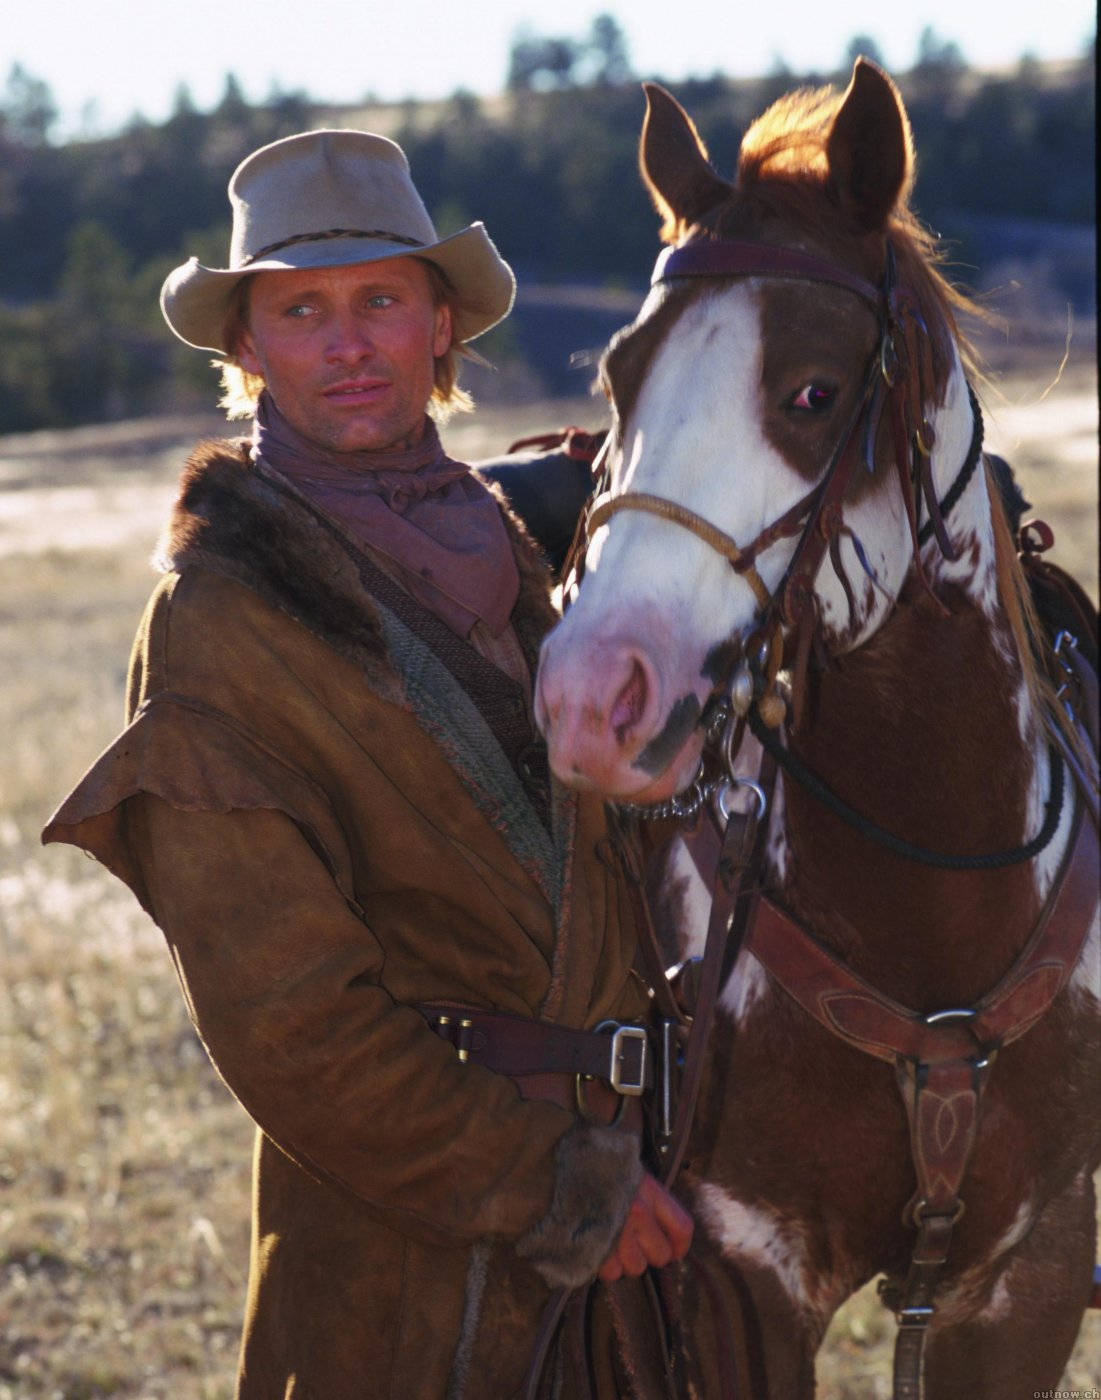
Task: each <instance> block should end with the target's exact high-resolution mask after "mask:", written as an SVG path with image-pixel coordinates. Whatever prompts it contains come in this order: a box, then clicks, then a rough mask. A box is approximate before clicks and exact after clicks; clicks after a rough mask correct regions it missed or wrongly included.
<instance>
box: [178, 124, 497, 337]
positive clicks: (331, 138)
mask: <svg viewBox="0 0 1101 1400" xmlns="http://www.w3.org/2000/svg"><path fill="white" fill-rule="evenodd" d="M229 202H230V204H231V205H232V207H233V233H232V235H231V238H230V245H229V266H228V267H226V268H216V267H203V265H202V264H201V263H200V262H199V260H198V259H197V258H190V259H189V260H188V261H187V262H186V263H184V264H183V266H182V267H177V268H175V269H174V271H172V272H170V273H169V274H168V276H167V277H166V278H165V282H164V286H163V287H162V288H161V310H162V311H163V313H164V319H165V320H166V321H167V322H168V324H169V326H170V327H171V328H172V330H173V331H174V332H175V333H176V335H178V336H179V337H180V339H181V340H183V341H186V343H187V344H188V345H194V346H195V347H196V348H197V349H199V350H213V351H215V352H216V353H218V354H226V353H227V351H228V347H227V346H225V345H223V344H222V328H223V325H224V323H225V319H226V314H227V312H228V311H229V307H230V303H231V300H232V297H233V292H234V289H235V288H236V286H237V284H238V283H239V282H240V281H241V279H242V277H246V276H248V275H249V274H250V273H253V272H264V271H267V270H269V269H273V268H274V269H280V268H307V267H344V266H347V265H348V264H349V263H361V262H378V261H380V260H381V259H383V258H403V257H409V256H410V255H411V254H412V255H415V256H416V257H419V258H427V259H428V260H429V261H430V262H433V263H435V264H436V266H437V267H438V268H440V269H441V271H442V272H443V273H444V274H445V275H446V277H447V280H448V281H449V282H450V283H451V286H452V287H453V288H454V290H455V293H456V296H457V301H458V309H457V313H456V315H455V318H454V333H455V340H456V342H458V343H461V342H463V341H467V340H473V339H474V337H475V336H478V335H481V334H482V332H483V331H487V330H489V328H490V326H493V325H496V324H497V322H498V321H500V320H501V319H502V318H503V317H505V316H507V315H508V313H509V311H510V310H511V309H512V301H513V297H514V295H515V291H516V279H515V277H513V275H512V269H511V268H510V267H509V265H508V263H506V262H505V260H504V259H503V258H502V257H501V255H500V253H498V251H497V249H496V248H495V247H494V245H493V242H492V240H491V239H490V237H489V235H488V234H487V233H486V231H485V227H484V226H483V225H482V224H481V223H475V224H471V225H470V227H469V228H465V229H463V230H462V232H461V233H454V234H452V235H451V237H450V238H438V237H437V235H436V230H435V228H434V227H433V225H432V220H431V219H430V218H429V217H428V211H427V210H426V209H425V207H424V204H423V202H422V200H421V197H420V195H419V194H418V193H417V191H416V189H415V188H414V186H413V181H412V179H411V177H410V174H409V162H408V161H407V160H406V158H405V153H404V151H403V150H402V149H401V147H400V146H398V145H396V144H395V143H394V142H393V141H389V140H387V139H386V137H385V136H375V135H373V134H371V133H370V132H367V131H342V130H333V131H307V132H304V133H302V134H301V135H299V136H287V137H284V139H283V140H282V141H274V142H272V144H271V145H270V146H261V148H260V149H259V150H258V151H253V153H252V155H250V156H247V157H246V158H245V159H244V160H243V161H242V162H241V164H240V165H239V166H238V167H237V169H236V170H235V171H234V172H233V175H232V176H231V178H230V182H229Z"/></svg>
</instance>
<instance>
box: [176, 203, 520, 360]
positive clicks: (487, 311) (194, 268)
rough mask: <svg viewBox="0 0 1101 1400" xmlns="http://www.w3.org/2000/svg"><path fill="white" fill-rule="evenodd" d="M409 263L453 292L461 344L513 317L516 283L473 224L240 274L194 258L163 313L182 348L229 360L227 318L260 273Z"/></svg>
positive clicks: (307, 249) (294, 250)
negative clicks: (442, 279) (433, 236)
mask: <svg viewBox="0 0 1101 1400" xmlns="http://www.w3.org/2000/svg"><path fill="white" fill-rule="evenodd" d="M408 257H416V258H424V259H426V260H427V261H428V262H432V263H435V264H436V266H437V267H438V268H440V270H441V271H442V272H443V273H444V275H445V276H446V277H447V280H448V281H449V282H450V283H451V286H452V287H453V288H454V291H455V296H456V308H455V314H454V318H453V322H454V325H453V334H454V341H455V343H456V344H464V343H465V342H466V341H468V340H473V339H475V337H476V336H479V335H483V334H484V333H485V332H486V331H488V330H489V329H490V327H491V326H495V325H496V324H497V322H498V321H502V320H504V318H505V317H506V316H507V315H508V313H509V312H510V311H511V310H512V303H513V299H514V297H515V295H516V278H515V277H514V276H513V273H512V269H511V268H510V267H509V265H508V263H507V262H505V260H504V258H502V257H501V255H500V253H498V251H497V249H496V247H495V246H494V243H493V240H492V239H491V238H490V237H489V234H488V233H486V231H485V225H484V224H482V223H474V224H471V225H470V227H469V228H465V229H463V230H462V231H461V232H460V233H453V234H452V235H451V236H450V237H449V238H441V239H440V241H439V242H438V243H432V244H429V245H428V246H426V247H419V246H417V247H411V246H410V245H409V244H406V243H389V242H386V241H383V240H379V239H377V238H322V239H314V240H310V241H308V242H303V243H292V244H291V245H290V246H289V247H286V248H280V249H279V250H278V252H277V253H276V254H275V255H273V256H270V257H266V258H262V259H259V260H258V261H256V262H253V263H249V265H248V266H247V267H242V268H218V267H204V266H203V264H202V263H200V262H199V260H198V259H197V258H191V259H190V260H189V261H188V262H186V263H184V264H183V265H182V266H181V267H177V268H175V269H173V271H172V272H170V273H169V274H168V276H167V277H166V278H165V280H164V285H163V286H162V287H161V312H162V313H163V315H164V319H165V320H166V321H167V322H168V326H169V328H170V330H171V331H172V332H173V333H174V334H175V335H177V336H179V338H180V339H181V340H182V341H183V342H184V343H185V344H187V345H191V346H194V348H195V349H196V350H209V351H211V352H212V353H213V354H216V355H226V354H229V353H230V352H229V347H228V346H226V345H225V344H223V331H224V328H225V322H226V317H227V315H228V313H229V309H230V304H231V302H232V300H233V294H234V291H235V290H236V288H237V286H238V284H239V283H240V282H241V280H242V279H243V278H245V277H251V276H252V274H253V273H256V272H280V271H284V272H285V271H294V270H298V271H301V270H303V269H306V268H311V267H348V266H350V265H351V264H353V263H368V262H386V261H389V260H390V259H392V258H408Z"/></svg>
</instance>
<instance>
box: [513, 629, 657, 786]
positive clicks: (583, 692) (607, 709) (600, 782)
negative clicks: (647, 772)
mask: <svg viewBox="0 0 1101 1400" xmlns="http://www.w3.org/2000/svg"><path fill="white" fill-rule="evenodd" d="M552 640H553V639H552ZM660 704H661V687H660V684H659V681H658V678H657V674H656V671H655V669H654V665H653V662H652V661H651V660H650V658H649V657H648V656H647V655H646V653H645V651H644V650H643V649H642V647H641V646H639V645H637V644H636V643H634V642H631V641H627V640H614V639H609V640H608V641H606V642H602V643H599V644H597V645H596V646H594V647H592V648H583V649H580V650H576V649H572V648H561V649H560V648H557V647H555V646H553V645H551V644H550V643H549V642H548V645H547V648H546V650H545V651H544V654H543V659H542V663H541V665H540V668H539V681H538V689H537V694H536V718H537V720H538V723H539V727H540V728H541V729H542V730H543V733H544V734H545V735H546V738H547V745H548V754H549V757H550V761H551V766H552V767H553V768H554V771H555V772H556V773H557V774H558V776H559V777H560V778H561V779H562V780H563V781H565V782H571V783H577V782H581V783H584V784H586V785H592V786H595V787H598V788H600V787H606V785H607V784H608V782H609V779H610V778H611V775H612V773H613V771H619V770H621V769H622V768H623V766H624V765H625V764H629V763H630V762H631V760H632V759H633V758H634V757H636V756H637V754H638V753H639V752H640V751H641V750H642V748H643V747H644V746H645V744H646V742H647V740H648V739H649V738H650V736H651V734H652V732H653V731H654V730H655V728H656V727H657V724H658V721H659V718H660Z"/></svg>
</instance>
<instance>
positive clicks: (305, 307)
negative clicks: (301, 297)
mask: <svg viewBox="0 0 1101 1400" xmlns="http://www.w3.org/2000/svg"><path fill="white" fill-rule="evenodd" d="M312 311H313V307H312V306H310V305H309V303H308V302H304V301H296V302H295V303H294V305H293V306H288V307H287V309H286V311H284V313H283V314H284V316H290V317H292V318H293V319H295V320H301V318H302V317H303V316H309V315H310V313H311V312H312Z"/></svg>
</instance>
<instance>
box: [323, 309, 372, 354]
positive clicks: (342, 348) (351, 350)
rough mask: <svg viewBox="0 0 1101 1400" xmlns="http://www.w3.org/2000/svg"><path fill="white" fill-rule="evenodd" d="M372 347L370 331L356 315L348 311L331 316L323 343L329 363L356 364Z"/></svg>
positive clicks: (370, 351)
mask: <svg viewBox="0 0 1101 1400" xmlns="http://www.w3.org/2000/svg"><path fill="white" fill-rule="evenodd" d="M374 348H375V347H374V342H373V340H372V339H371V335H370V331H369V329H368V327H367V326H366V324H365V323H364V322H363V321H362V320H361V319H360V318H359V317H358V316H356V315H354V314H353V313H352V312H350V311H348V312H341V313H339V314H337V315H335V316H333V318H332V320H331V322H330V326H329V337H328V340H327V342H326V345H325V358H326V360H328V361H329V362H330V363H331V364H342V365H354V364H358V363H359V362H360V361H361V360H363V359H365V358H366V357H367V356H369V355H371V354H372V353H373V351H374Z"/></svg>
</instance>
